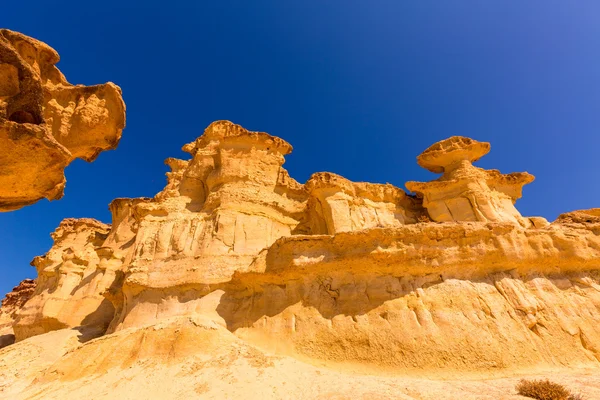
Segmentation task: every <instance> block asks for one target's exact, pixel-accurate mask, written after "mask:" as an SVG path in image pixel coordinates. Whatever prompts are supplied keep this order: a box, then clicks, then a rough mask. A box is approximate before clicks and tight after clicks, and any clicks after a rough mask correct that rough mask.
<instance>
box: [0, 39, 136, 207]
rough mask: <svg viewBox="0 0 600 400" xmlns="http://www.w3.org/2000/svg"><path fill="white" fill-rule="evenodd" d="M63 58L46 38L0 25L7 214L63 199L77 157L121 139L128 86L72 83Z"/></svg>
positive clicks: (1, 173) (0, 179)
mask: <svg viewBox="0 0 600 400" xmlns="http://www.w3.org/2000/svg"><path fill="white" fill-rule="evenodd" d="M58 61H59V56H58V53H57V52H56V51H55V50H54V49H52V48H51V47H49V46H48V45H46V44H45V43H42V42H40V41H38V40H35V39H33V38H31V37H29V36H25V35H23V34H20V33H17V32H13V31H10V30H8V29H0V211H10V210H16V209H19V208H21V207H24V206H26V205H29V204H32V203H35V202H36V201H38V200H40V199H42V198H46V199H48V200H55V199H60V198H61V197H62V196H63V191H64V187H65V183H66V180H65V176H64V169H65V168H66V166H67V165H69V163H71V161H73V160H74V159H76V158H81V159H83V160H86V161H93V160H94V159H96V157H98V155H99V154H100V153H101V152H102V151H104V150H110V149H114V148H116V147H117V144H118V143H119V140H120V139H121V132H122V130H123V128H124V127H125V104H124V103H123V99H122V97H121V89H120V88H119V87H118V86H116V85H115V84H113V83H110V82H109V83H106V84H103V85H95V86H83V85H72V84H70V83H69V82H67V80H66V79H65V77H64V76H63V74H62V73H61V72H60V71H59V70H58V68H57V67H56V63H58Z"/></svg>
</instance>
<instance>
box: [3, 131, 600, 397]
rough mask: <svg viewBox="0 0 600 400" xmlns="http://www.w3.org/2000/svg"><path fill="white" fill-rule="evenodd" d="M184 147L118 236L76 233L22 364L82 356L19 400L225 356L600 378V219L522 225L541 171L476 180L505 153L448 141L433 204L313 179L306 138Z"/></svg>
mask: <svg viewBox="0 0 600 400" xmlns="http://www.w3.org/2000/svg"><path fill="white" fill-rule="evenodd" d="M183 149H184V150H185V151H187V152H188V153H189V154H190V155H191V158H190V159H189V160H179V159H168V160H167V161H166V163H167V165H168V166H169V167H170V169H171V171H170V172H168V173H167V185H166V187H165V189H164V190H163V191H161V192H160V193H158V194H157V195H156V196H155V197H154V198H140V199H116V200H115V201H113V202H112V203H111V205H110V210H111V212H112V219H113V221H112V226H109V225H105V224H102V223H100V222H98V221H95V220H90V219H81V220H72V219H69V220H65V221H63V222H62V223H61V225H60V226H59V228H58V229H57V230H56V232H55V233H54V234H53V238H54V240H55V243H54V246H53V247H52V249H51V250H50V251H49V252H48V253H47V254H46V255H45V256H43V257H38V258H36V259H35V260H34V261H33V265H34V266H35V267H36V268H37V270H38V285H37V288H36V290H35V293H34V295H33V297H32V298H31V299H30V300H29V301H28V302H27V303H26V304H25V305H24V306H23V307H22V308H21V309H20V310H19V311H18V312H17V313H16V315H15V322H14V324H13V328H14V332H15V336H16V340H17V343H16V344H14V345H12V346H9V347H8V349H10V348H11V347H12V348H14V347H15V346H27V343H28V342H30V343H38V345H37V346H41V348H43V345H40V344H39V343H42V342H43V341H44V340H46V339H43V338H45V337H46V335H54V336H52V337H55V338H59V337H60V338H62V339H60V340H62V341H63V342H61V343H64V345H65V347H64V348H65V350H64V352H63V353H62V354H57V355H54V356H53V357H54V358H52V357H51V358H52V359H53V360H54V361H53V363H52V366H51V367H49V366H48V365H46V364H43V363H42V364H39V365H40V366H39V371H38V375H36V376H41V378H39V379H38V380H36V384H35V385H33V386H31V387H29V388H28V389H27V388H26V386H27V385H25V384H23V386H22V387H21V388H20V389H18V390H17V389H15V388H16V387H17V386H18V385H17V386H15V385H9V386H10V389H7V390H10V391H11V392H10V393H21V392H20V390H21V389H23V390H25V389H26V391H25V392H22V393H29V395H31V394H32V393H46V392H44V390H55V389H50V388H51V387H55V386H52V382H53V381H54V380H55V377H56V376H59V377H60V379H62V380H64V381H65V382H68V381H78V380H81V379H84V378H85V377H86V376H89V375H94V376H106V379H108V381H110V379H111V378H110V373H117V372H118V371H124V370H125V369H126V368H134V367H135V368H137V367H140V368H142V369H143V370H144V371H146V372H145V373H147V372H148V370H146V369H144V368H146V367H147V366H148V363H154V364H153V365H158V364H161V363H171V364H172V365H184V364H185V365H190V364H192V365H196V364H194V363H201V365H202V366H201V367H198V368H200V369H202V368H204V369H207V368H210V367H209V366H208V365H207V364H206V363H207V362H208V361H206V360H207V357H209V358H210V357H212V358H211V359H212V360H213V361H211V362H217V361H215V360H216V359H217V358H218V359H220V360H223V357H224V358H225V359H228V360H230V362H231V363H234V364H235V363H238V362H239V363H242V364H243V365H246V364H244V363H246V362H249V363H250V365H251V367H248V368H250V369H252V368H254V369H253V370H252V371H254V372H256V368H257V367H256V366H255V365H254V364H252V363H256V362H259V361H256V360H261V361H260V362H259V364H260V363H263V362H264V363H265V364H264V365H263V364H261V365H263V366H264V368H266V369H265V371H271V369H269V368H272V367H273V365H275V364H276V363H279V364H280V365H292V364H293V365H294V367H293V368H295V369H296V370H295V371H292V372H290V373H291V374H294V373H300V372H299V371H304V372H302V373H304V374H305V376H307V377H308V376H310V377H311V378H310V379H317V378H316V376H317V375H319V374H321V372H318V373H317V372H316V371H314V370H310V371H309V370H305V368H308V367H306V366H302V365H304V364H301V363H298V361H297V360H301V361H303V362H308V363H313V364H317V365H327V366H329V367H334V368H338V369H339V370H340V371H343V370H346V369H348V368H350V369H352V368H358V369H359V370H360V371H363V372H364V371H369V372H371V373H372V372H374V371H385V373H388V374H389V373H391V374H417V375H419V374H427V375H431V374H434V375H436V376H445V377H452V376H456V374H464V373H470V374H482V373H483V374H487V375H488V376H489V375H491V374H501V373H507V372H509V371H510V372H515V371H534V370H538V369H540V368H559V367H565V366H568V367H571V368H575V367H582V366H585V367H587V368H594V369H597V368H598V367H600V346H599V343H600V330H599V329H598V326H600V313H599V310H600V220H598V217H599V215H600V214H599V213H598V210H597V209H593V210H583V211H576V212H571V213H566V214H563V215H561V216H560V217H559V218H558V219H557V221H555V222H553V223H548V221H546V220H545V219H544V218H541V217H527V216H522V215H521V214H520V213H519V212H518V210H517V209H516V208H515V205H514V204H515V202H516V200H517V199H518V198H520V197H521V194H522V193H521V191H522V186H523V185H524V184H526V183H529V182H531V181H532V180H533V176H532V175H530V174H528V173H516V174H508V175H503V174H501V173H500V172H499V171H496V170H491V171H488V170H483V169H481V168H477V167H475V166H473V165H472V163H473V162H475V161H477V159H479V158H480V157H482V156H483V155H485V154H486V153H487V152H488V151H489V150H490V145H489V143H482V142H477V141H474V140H472V139H468V138H462V137H453V138H449V139H447V140H444V141H442V142H440V143H438V144H435V145H433V146H431V147H430V148H429V149H427V150H426V151H425V152H424V153H423V154H422V155H421V156H419V157H418V162H419V164H420V165H422V166H423V167H425V168H428V169H430V170H431V171H434V172H440V173H443V175H442V177H441V178H440V179H438V180H437V181H434V182H429V183H416V182H409V183H408V184H407V187H408V188H409V189H411V190H414V191H415V192H416V195H411V194H407V193H405V192H404V191H403V190H402V189H399V188H397V187H394V186H392V185H390V184H372V183H364V182H351V181H349V180H347V179H345V178H343V177H341V176H338V175H335V174H332V173H317V174H314V175H313V176H312V177H311V178H310V179H309V180H308V181H307V182H306V183H305V184H300V183H298V182H297V181H295V180H294V179H293V178H291V177H290V176H289V174H288V173H287V171H286V170H285V169H284V168H283V163H284V157H285V155H286V154H288V153H289V152H290V151H291V150H292V148H291V146H290V145H289V144H288V143H287V142H285V141H284V140H282V139H280V138H277V137H274V136H271V135H269V134H266V133H263V132H251V131H248V130H246V129H244V128H242V127H240V126H239V125H235V124H233V123H231V122H228V121H217V122H214V123H213V124H211V125H210V126H209V127H208V128H207V129H206V130H205V132H204V134H203V135H202V136H201V137H199V138H198V139H197V140H195V141H194V142H192V143H190V144H188V145H185V146H184V148H183ZM67 328H76V329H77V331H78V332H79V333H80V340H79V342H86V341H87V340H89V338H91V337H94V336H100V337H99V338H98V339H95V340H92V341H89V342H86V343H77V341H74V340H73V338H72V336H69V334H68V333H67V332H68V329H67ZM56 330H58V331H59V332H65V333H62V334H61V333H58V332H57V333H55V334H52V333H48V332H51V331H56ZM157 332H163V334H160V333H157ZM44 333H46V335H44ZM38 335H41V336H38ZM33 336H35V337H33ZM37 337H39V339H37ZM47 337H50V336H47ZM56 340H58V339H56ZM114 348H119V349H120V352H119V355H115V356H110V357H108V356H105V355H103V352H105V351H106V349H114ZM8 349H7V350H4V351H5V352H6V353H0V358H1V357H2V354H13V353H8V351H9V350H8ZM211 349H212V350H211ZM40 351H41V350H40ZM209 353H210V354H211V355H210V356H208V354H209ZM36 354H40V356H39V357H41V358H40V359H42V358H43V359H48V357H49V356H46V355H44V356H43V357H42V354H46V353H36ZM236 354H237V355H236ZM249 354H251V356H250V355H249ZM265 354H276V355H277V356H276V357H283V358H272V359H271V358H269V356H266V355H265ZM247 355H248V356H247ZM7 357H8V356H7ZM215 357H216V358H215ZM274 357H275V356H274ZM194 360H195V361H194ZM199 360H204V361H199ZM248 360H252V361H248ZM218 362H221V361H218ZM157 363H158V364H157ZM179 363H182V364H179ZM286 363H287V364H286ZM171 364H170V365H171ZM242 364H239V365H238V364H235V365H236V366H235V367H233V366H232V365H233V364H227V365H228V367H227V368H233V369H235V370H237V371H240V368H242V369H243V368H246V367H243V366H241V365H242ZM210 365H213V364H210ZM136 366H137V367H136ZM190 368H191V367H190ZM261 368H262V367H261ZM282 368H283V367H282ZM109 371H112V372H110V373H109ZM246 372H248V371H246ZM254 372H252V373H254ZM174 373H175V372H174ZM187 373H188V374H192V375H193V374H194V372H190V371H188V372H187ZM261 373H262V372H261ZM40 374H42V375H40ZM103 374H104V375H103ZM175 374H176V376H180V375H181V374H183V375H185V374H186V372H185V371H180V370H178V372H176V373H175ZM0 378H1V376H0ZM102 379H105V378H102ZM272 379H274V378H272ZM317 380H318V379H317ZM0 383H1V379H0ZM206 385H208V387H210V386H211V385H214V383H211V382H208V383H206ZM44 388H46V389H44ZM56 390H58V389H56ZM206 390H207V391H209V388H207V389H206ZM1 391H2V386H1V385H0V393H1ZM59 392H60V390H59ZM47 393H50V392H47ZM52 393H58V392H52ZM394 393H400V392H394ZM403 393H405V392H403ZM456 393H458V392H456ZM405 394H406V393H405ZM24 396H25V395H24ZM33 397H34V398H35V396H33ZM300 397H301V396H299V398H300ZM24 398H27V396H25V397H24ZM305 398H311V397H310V394H305ZM384 398H388V397H384ZM406 398H413V397H406ZM422 398H427V397H422ZM432 398H433V397H432ZM438 398H439V397H438ZM492 398H493V397H492Z"/></svg>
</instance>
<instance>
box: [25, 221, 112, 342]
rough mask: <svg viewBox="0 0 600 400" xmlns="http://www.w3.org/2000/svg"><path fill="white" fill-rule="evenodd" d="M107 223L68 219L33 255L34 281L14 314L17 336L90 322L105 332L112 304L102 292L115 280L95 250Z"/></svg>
mask: <svg viewBox="0 0 600 400" xmlns="http://www.w3.org/2000/svg"><path fill="white" fill-rule="evenodd" d="M109 230H110V226H109V225H106V224H103V223H101V222H98V221H96V220H94V219H89V218H82V219H66V220H64V221H62V222H61V224H60V225H59V227H58V228H57V229H56V231H55V232H54V233H53V234H52V235H51V236H52V238H53V239H54V245H53V246H52V249H50V251H49V252H48V253H47V254H46V255H45V256H41V257H36V258H35V259H34V260H33V261H32V263H31V264H32V265H33V266H35V268H36V269H37V273H38V277H37V286H36V288H35V292H34V294H33V296H32V298H31V299H30V300H29V301H28V302H27V303H25V305H23V307H22V308H21V309H20V310H19V312H18V313H17V315H16V318H15V323H14V326H13V328H14V331H15V336H16V339H17V340H23V339H26V338H28V337H30V336H34V335H39V334H42V333H45V332H49V331H52V330H56V329H62V328H70V327H79V326H82V325H85V326H89V327H94V328H96V329H99V330H100V332H101V333H103V332H104V331H105V330H106V328H107V326H108V324H109V322H110V321H111V319H112V316H113V313H114V308H113V306H112V304H111V303H110V302H109V301H107V300H106V299H105V298H104V297H102V296H101V293H102V292H103V291H104V290H106V289H107V288H109V287H110V285H111V284H112V281H113V280H114V279H113V277H112V276H107V274H106V267H105V266H104V265H102V263H101V261H102V260H101V257H100V255H99V254H98V253H99V252H98V249H99V246H100V245H101V244H102V243H103V242H104V240H105V239H106V237H107V235H108V232H109Z"/></svg>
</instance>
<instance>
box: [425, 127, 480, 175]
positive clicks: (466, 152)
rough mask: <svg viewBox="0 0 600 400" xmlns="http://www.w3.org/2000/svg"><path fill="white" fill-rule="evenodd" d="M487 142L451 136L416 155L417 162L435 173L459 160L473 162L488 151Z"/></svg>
mask: <svg viewBox="0 0 600 400" xmlns="http://www.w3.org/2000/svg"><path fill="white" fill-rule="evenodd" d="M490 147H491V146H490V144H489V143H488V142H478V141H477V140H474V139H471V138H468V137H464V136H452V137H450V138H448V139H445V140H442V141H441V142H437V143H436V144H434V145H432V146H430V147H429V148H428V149H427V150H425V151H424V152H423V153H421V154H420V155H419V156H418V157H417V163H418V164H419V165H420V166H421V167H423V168H425V169H427V170H429V171H431V172H435V173H436V174H441V173H442V172H444V170H445V169H446V168H448V167H451V166H452V165H454V164H456V163H458V162H460V161H469V162H475V161H477V160H479V159H480V158H481V157H483V156H485V155H486V154H487V153H489V152H490Z"/></svg>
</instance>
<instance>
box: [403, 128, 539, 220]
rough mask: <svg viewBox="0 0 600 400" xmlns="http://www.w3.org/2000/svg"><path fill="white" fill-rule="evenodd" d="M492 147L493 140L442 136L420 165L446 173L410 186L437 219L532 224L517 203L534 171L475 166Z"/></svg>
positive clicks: (409, 184)
mask: <svg viewBox="0 0 600 400" xmlns="http://www.w3.org/2000/svg"><path fill="white" fill-rule="evenodd" d="M489 150H490V144H489V143H487V142H478V141H476V140H473V139H470V138H466V137H462V136H454V137H451V138H449V139H446V140H442V141H441V142H438V143H436V144H434V145H433V146H431V147H429V148H428V149H427V150H425V151H424V152H423V153H422V154H421V155H420V156H419V157H417V161H418V163H419V165H420V166H422V167H424V168H426V169H428V170H429V171H432V172H437V173H443V175H442V177H440V178H439V179H437V180H435V181H432V182H407V183H406V187H407V188H408V189H409V190H410V191H412V192H416V193H417V195H418V196H420V197H422V198H423V206H424V207H425V208H427V212H428V213H429V216H430V217H431V219H432V220H434V221H437V222H449V221H484V222H486V221H493V222H502V221H507V222H515V223H519V224H520V225H522V226H525V227H529V225H530V222H529V221H528V220H527V219H525V218H523V217H522V216H521V214H520V213H519V212H518V211H517V209H516V208H515V206H514V203H515V202H516V201H517V199H519V198H520V197H521V195H522V188H523V186H524V185H526V184H528V183H530V182H532V181H533V179H534V177H533V175H531V174H529V173H527V172H517V173H512V174H501V173H500V171H498V170H484V169H481V168H477V167H475V166H473V164H472V163H473V162H474V161H477V160H479V159H480V158H481V157H483V156H484V155H485V154H487V153H488V152H489Z"/></svg>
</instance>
